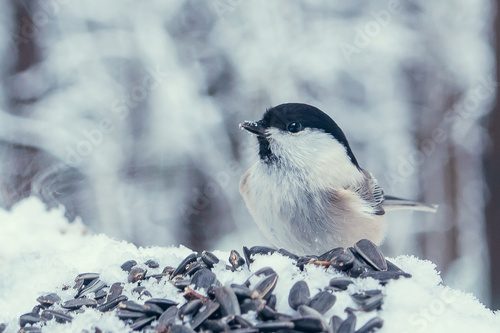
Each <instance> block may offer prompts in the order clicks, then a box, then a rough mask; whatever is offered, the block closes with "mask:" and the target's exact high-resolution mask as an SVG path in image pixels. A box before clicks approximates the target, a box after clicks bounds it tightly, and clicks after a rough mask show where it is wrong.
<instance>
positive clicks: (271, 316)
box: [259, 305, 278, 321]
mask: <svg viewBox="0 0 500 333" xmlns="http://www.w3.org/2000/svg"><path fill="white" fill-rule="evenodd" d="M259 317H260V318H262V320H264V321H268V320H277V319H278V312H277V311H275V310H274V309H272V308H270V307H269V306H267V305H264V307H263V308H262V309H261V310H260V311H259Z"/></svg>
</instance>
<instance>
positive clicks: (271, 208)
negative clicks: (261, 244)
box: [242, 191, 385, 255]
mask: <svg viewBox="0 0 500 333" xmlns="http://www.w3.org/2000/svg"><path fill="white" fill-rule="evenodd" d="M252 192H253V191H250V193H246V194H245V193H242V194H243V197H244V198H245V202H246V203H247V206H248V207H249V210H250V211H251V212H252V216H253V218H254V221H255V222H256V224H257V225H258V227H259V229H260V230H261V232H262V233H263V234H264V236H265V237H266V238H267V239H268V240H269V241H270V242H271V243H272V245H274V246H276V247H278V248H285V249H287V250H290V251H293V252H295V253H296V254H299V255H305V254H321V253H323V252H326V251H328V250H330V249H332V248H334V247H338V246H342V247H348V246H352V245H353V244H354V243H356V242H357V241H358V240H360V239H362V238H367V239H370V240H372V241H373V242H374V243H376V244H380V243H381V241H382V240H383V235H384V228H385V223H384V221H383V216H377V215H368V214H365V213H360V212H358V211H357V210H356V207H353V208H352V210H350V209H349V208H350V207H339V208H338V209H337V207H335V206H332V204H331V202H329V200H328V197H327V195H326V194H325V193H321V192H317V193H309V192H302V193H301V192H295V193H293V191H283V192H281V191H265V192H260V193H257V192H253V193H252ZM273 193H281V195H276V196H274V195H273ZM336 209H337V210H336Z"/></svg>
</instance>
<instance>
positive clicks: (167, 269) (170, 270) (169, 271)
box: [161, 266, 175, 275]
mask: <svg viewBox="0 0 500 333" xmlns="http://www.w3.org/2000/svg"><path fill="white" fill-rule="evenodd" d="M174 271H175V268H173V267H172V266H165V268H163V270H162V271H161V272H162V273H163V274H166V275H172V273H173V272H174Z"/></svg>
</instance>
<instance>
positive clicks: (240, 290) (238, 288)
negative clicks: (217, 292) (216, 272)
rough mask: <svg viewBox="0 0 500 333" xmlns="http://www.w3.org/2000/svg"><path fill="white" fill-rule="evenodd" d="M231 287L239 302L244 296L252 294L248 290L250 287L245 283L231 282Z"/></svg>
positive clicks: (248, 296) (247, 296)
mask: <svg viewBox="0 0 500 333" xmlns="http://www.w3.org/2000/svg"><path fill="white" fill-rule="evenodd" d="M231 289H233V291H234V293H235V294H236V297H238V300H239V301H240V302H241V301H242V300H244V299H246V298H250V297H251V295H252V291H251V290H250V288H248V287H247V286H245V285H240V284H234V283H233V284H232V285H231Z"/></svg>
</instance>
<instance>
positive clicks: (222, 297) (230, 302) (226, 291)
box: [214, 287, 241, 316]
mask: <svg viewBox="0 0 500 333" xmlns="http://www.w3.org/2000/svg"><path fill="white" fill-rule="evenodd" d="M214 295H215V299H216V300H217V302H219V304H220V310H221V313H222V315H223V316H230V315H239V314H241V310H240V304H239V302H238V298H237V297H236V294H235V293H234V291H233V289H231V288H229V287H219V288H215V289H214Z"/></svg>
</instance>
